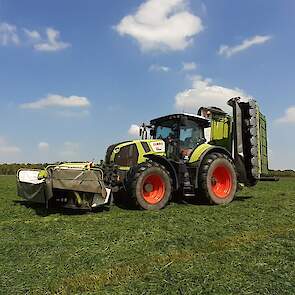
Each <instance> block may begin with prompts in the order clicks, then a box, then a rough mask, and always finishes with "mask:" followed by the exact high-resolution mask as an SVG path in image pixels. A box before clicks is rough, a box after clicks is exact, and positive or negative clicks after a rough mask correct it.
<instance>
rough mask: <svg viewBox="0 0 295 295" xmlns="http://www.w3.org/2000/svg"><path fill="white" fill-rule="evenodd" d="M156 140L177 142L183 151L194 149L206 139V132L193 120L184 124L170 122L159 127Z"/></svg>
mask: <svg viewBox="0 0 295 295" xmlns="http://www.w3.org/2000/svg"><path fill="white" fill-rule="evenodd" d="M156 139H163V140H167V139H168V140H169V141H171V140H175V141H177V142H178V143H179V145H180V148H181V149H182V148H186V149H194V148H195V147H196V146H198V145H199V144H200V142H201V141H202V140H203V139H204V131H203V128H202V127H200V126H199V124H198V123H197V122H195V121H193V120H186V121H185V122H184V123H180V122H179V121H174V120H169V121H166V122H162V123H161V125H160V126H157V128H156Z"/></svg>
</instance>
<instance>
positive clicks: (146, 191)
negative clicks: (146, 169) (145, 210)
mask: <svg viewBox="0 0 295 295" xmlns="http://www.w3.org/2000/svg"><path fill="white" fill-rule="evenodd" d="M165 191H166V186H165V182H164V180H163V178H162V177H161V176H160V175H157V174H151V175H149V176H147V177H146V178H145V179H144V181H143V186H142V195H143V198H144V200H145V201H146V202H147V203H149V204H151V205H155V204H157V203H159V202H160V201H161V200H162V199H163V198H164V195H165Z"/></svg>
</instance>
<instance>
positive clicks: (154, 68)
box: [149, 64, 170, 73]
mask: <svg viewBox="0 0 295 295" xmlns="http://www.w3.org/2000/svg"><path fill="white" fill-rule="evenodd" d="M149 71H150V72H165V73H167V72H169V71H170V68H169V67H166V66H161V65H156V64H155V65H151V66H150V68H149Z"/></svg>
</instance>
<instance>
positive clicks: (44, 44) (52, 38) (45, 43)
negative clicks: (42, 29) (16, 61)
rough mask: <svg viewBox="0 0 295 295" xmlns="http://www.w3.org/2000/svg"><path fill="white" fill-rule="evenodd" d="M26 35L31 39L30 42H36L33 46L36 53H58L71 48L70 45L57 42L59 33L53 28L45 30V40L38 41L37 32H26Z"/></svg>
mask: <svg viewBox="0 0 295 295" xmlns="http://www.w3.org/2000/svg"><path fill="white" fill-rule="evenodd" d="M27 35H28V36H29V37H30V38H31V40H32V39H34V40H37V41H38V42H37V43H36V44H34V49H35V50H37V51H47V52H52V51H59V50H63V49H66V48H68V47H70V46H71V44H70V43H66V42H63V41H61V40H59V39H60V32H59V31H57V30H55V29H53V28H47V29H46V36H47V39H46V40H42V41H39V39H40V34H39V33H38V32H37V31H30V32H27Z"/></svg>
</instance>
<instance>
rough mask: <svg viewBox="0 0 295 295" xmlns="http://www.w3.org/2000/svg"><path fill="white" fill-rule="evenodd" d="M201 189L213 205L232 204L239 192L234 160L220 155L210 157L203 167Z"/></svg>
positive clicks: (213, 154)
mask: <svg viewBox="0 0 295 295" xmlns="http://www.w3.org/2000/svg"><path fill="white" fill-rule="evenodd" d="M200 187H201V190H202V194H203V195H204V196H205V197H206V198H207V199H208V200H209V201H210V203H211V204H217V205H220V204H228V203H230V202H231V201H232V200H233V198H234V196H235V194H236V191H237V175H236V171H235V167H234V164H233V162H232V160H231V159H230V158H229V157H228V156H226V155H224V154H220V153H212V154H210V155H208V156H207V157H206V158H205V160H204V161H203V163H202V166H201V175H200Z"/></svg>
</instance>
